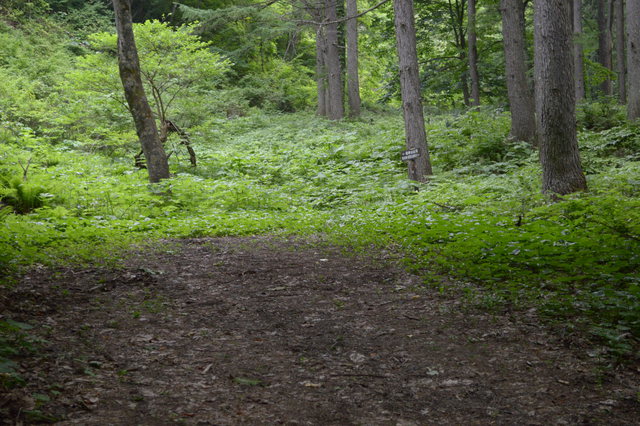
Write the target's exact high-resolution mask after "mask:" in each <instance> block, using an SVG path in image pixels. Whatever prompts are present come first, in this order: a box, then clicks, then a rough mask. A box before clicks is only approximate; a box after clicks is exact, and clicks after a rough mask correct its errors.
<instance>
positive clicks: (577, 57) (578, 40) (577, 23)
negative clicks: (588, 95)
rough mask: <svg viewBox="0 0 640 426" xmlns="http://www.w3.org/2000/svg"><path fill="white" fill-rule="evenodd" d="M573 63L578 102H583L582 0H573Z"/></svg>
mask: <svg viewBox="0 0 640 426" xmlns="http://www.w3.org/2000/svg"><path fill="white" fill-rule="evenodd" d="M573 64H574V67H575V81H576V102H581V101H582V100H584V97H585V89H584V50H583V48H582V0H573Z"/></svg>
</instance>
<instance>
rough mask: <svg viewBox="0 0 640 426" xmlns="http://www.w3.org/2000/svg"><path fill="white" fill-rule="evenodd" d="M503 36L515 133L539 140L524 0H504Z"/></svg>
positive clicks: (521, 137) (501, 9)
mask: <svg viewBox="0 0 640 426" xmlns="http://www.w3.org/2000/svg"><path fill="white" fill-rule="evenodd" d="M500 11H501V12H502V36H503V37H502V38H503V44H504V57H505V71H506V73H505V74H506V79H507V92H508V95H509V109H510V110H511V133H510V134H511V137H513V138H515V139H518V140H521V141H526V142H529V143H531V144H532V145H535V143H536V120H535V103H534V101H533V91H532V90H531V87H530V85H529V81H528V80H527V52H526V45H525V43H526V41H525V32H524V31H525V28H524V24H525V22H524V2H523V0H501V2H500Z"/></svg>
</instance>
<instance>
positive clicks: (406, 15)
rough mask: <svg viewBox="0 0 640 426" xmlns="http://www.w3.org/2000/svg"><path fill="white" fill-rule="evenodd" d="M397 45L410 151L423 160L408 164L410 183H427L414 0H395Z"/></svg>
mask: <svg viewBox="0 0 640 426" xmlns="http://www.w3.org/2000/svg"><path fill="white" fill-rule="evenodd" d="M393 11H394V20H395V28H396V43H397V48H398V60H399V68H400V92H401V94H402V111H403V115H404V128H405V139H406V146H407V149H417V150H418V152H419V154H420V156H419V157H417V158H415V159H411V160H408V162H407V165H408V169H409V179H412V180H415V181H424V180H425V179H426V176H427V175H431V174H432V173H433V172H432V170H431V161H430V159H429V149H428V147H427V133H426V130H425V127H424V112H423V109H422V94H421V92H420V75H419V72H418V53H417V48H416V29H415V24H414V15H413V0H394V2H393Z"/></svg>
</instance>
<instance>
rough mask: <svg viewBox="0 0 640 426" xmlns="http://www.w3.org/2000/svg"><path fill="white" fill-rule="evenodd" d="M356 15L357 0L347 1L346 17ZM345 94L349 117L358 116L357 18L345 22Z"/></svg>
mask: <svg viewBox="0 0 640 426" xmlns="http://www.w3.org/2000/svg"><path fill="white" fill-rule="evenodd" d="M357 14H358V0H347V17H350V16H356V15H357ZM347 93H348V97H349V116H350V117H352V118H356V117H359V116H360V103H361V101H360V78H359V75H358V18H352V19H349V20H348V21H347Z"/></svg>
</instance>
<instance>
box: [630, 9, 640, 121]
mask: <svg viewBox="0 0 640 426" xmlns="http://www.w3.org/2000/svg"><path fill="white" fill-rule="evenodd" d="M627 36H628V39H627V72H628V73H629V74H628V76H627V77H628V80H629V91H628V92H627V98H628V99H627V116H628V118H629V120H630V121H633V120H637V119H639V118H640V0H627Z"/></svg>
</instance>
